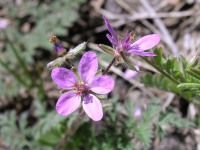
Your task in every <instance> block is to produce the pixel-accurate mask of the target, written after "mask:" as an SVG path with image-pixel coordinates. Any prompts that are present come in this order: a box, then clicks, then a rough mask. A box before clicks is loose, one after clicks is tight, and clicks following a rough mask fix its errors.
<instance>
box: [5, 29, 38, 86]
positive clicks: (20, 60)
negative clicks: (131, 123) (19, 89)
mask: <svg viewBox="0 0 200 150" xmlns="http://www.w3.org/2000/svg"><path fill="white" fill-rule="evenodd" d="M3 34H4V36H5V38H6V40H7V42H8V43H9V45H10V46H11V49H12V51H13V53H14V55H15V57H16V58H17V60H18V62H19V64H20V66H21V67H22V68H23V70H24V73H25V74H26V76H27V77H28V78H29V79H30V80H31V84H32V85H30V87H31V86H33V85H35V82H34V80H33V78H32V76H31V75H30V73H29V71H28V69H27V67H26V65H25V63H24V61H23V60H22V58H21V57H20V56H19V54H18V52H17V49H16V48H15V47H14V45H13V43H12V42H11V41H10V39H9V38H8V36H7V34H6V32H5V31H3Z"/></svg>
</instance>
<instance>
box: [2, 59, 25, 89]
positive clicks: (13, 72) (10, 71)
mask: <svg viewBox="0 0 200 150" xmlns="http://www.w3.org/2000/svg"><path fill="white" fill-rule="evenodd" d="M0 64H1V65H2V66H3V67H4V68H5V69H6V70H7V71H8V72H9V73H10V74H11V75H12V76H13V77H14V78H15V79H16V80H17V81H18V82H19V83H20V84H22V85H23V86H25V87H27V84H26V83H25V82H24V80H22V79H21V78H20V77H19V75H17V74H16V72H15V71H13V70H12V69H10V68H9V67H8V65H6V63H4V62H3V61H1V59H0Z"/></svg>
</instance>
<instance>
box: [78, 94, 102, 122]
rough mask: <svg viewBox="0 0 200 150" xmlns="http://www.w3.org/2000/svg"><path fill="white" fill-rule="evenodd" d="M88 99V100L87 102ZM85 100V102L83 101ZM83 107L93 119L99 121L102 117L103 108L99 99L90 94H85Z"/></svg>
mask: <svg viewBox="0 0 200 150" xmlns="http://www.w3.org/2000/svg"><path fill="white" fill-rule="evenodd" d="M87 101H89V102H87ZM85 102H87V103H85ZM82 104H83V109H84V111H85V113H86V114H87V115H88V116H89V117H90V118H91V119H92V120H94V121H99V120H101V119H102V117H103V109H102V105H101V102H100V101H99V99H98V98H97V97H96V96H94V95H92V94H88V95H85V97H84V100H83V103H82Z"/></svg>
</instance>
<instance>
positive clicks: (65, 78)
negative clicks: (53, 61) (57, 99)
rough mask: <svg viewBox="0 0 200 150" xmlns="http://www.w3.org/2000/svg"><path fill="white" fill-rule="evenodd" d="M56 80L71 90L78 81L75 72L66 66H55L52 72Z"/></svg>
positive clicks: (58, 83) (62, 86) (61, 85)
mask: <svg viewBox="0 0 200 150" xmlns="http://www.w3.org/2000/svg"><path fill="white" fill-rule="evenodd" d="M51 77H52V79H53V80H54V82H55V83H56V84H57V85H58V86H59V87H61V88H63V89H67V90H70V89H71V88H72V87H73V86H74V83H76V82H77V78H76V76H75V74H74V73H73V72H72V71H71V70H68V69H65V68H54V69H53V70H52V72H51Z"/></svg>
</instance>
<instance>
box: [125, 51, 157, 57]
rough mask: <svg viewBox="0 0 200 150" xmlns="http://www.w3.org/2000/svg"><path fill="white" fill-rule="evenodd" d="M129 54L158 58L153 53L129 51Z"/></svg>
mask: <svg viewBox="0 0 200 150" xmlns="http://www.w3.org/2000/svg"><path fill="white" fill-rule="evenodd" d="M129 53H132V54H135V55H140V56H157V55H156V54H154V53H152V52H144V51H134V50H133V51H129Z"/></svg>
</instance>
